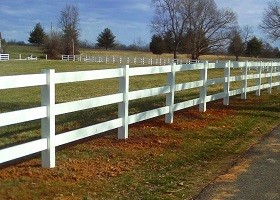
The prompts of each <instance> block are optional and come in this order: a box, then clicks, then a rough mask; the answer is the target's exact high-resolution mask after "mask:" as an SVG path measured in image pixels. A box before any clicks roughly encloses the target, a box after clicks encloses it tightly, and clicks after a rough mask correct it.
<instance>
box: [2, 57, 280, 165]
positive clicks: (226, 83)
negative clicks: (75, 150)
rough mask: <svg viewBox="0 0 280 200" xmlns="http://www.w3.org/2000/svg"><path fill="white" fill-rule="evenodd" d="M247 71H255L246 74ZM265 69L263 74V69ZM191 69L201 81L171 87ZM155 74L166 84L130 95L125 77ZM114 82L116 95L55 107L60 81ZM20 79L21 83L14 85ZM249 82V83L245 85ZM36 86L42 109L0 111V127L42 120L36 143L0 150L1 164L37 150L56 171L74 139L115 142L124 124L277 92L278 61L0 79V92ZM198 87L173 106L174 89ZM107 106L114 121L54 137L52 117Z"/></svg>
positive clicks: (45, 73) (125, 135) (45, 72)
mask: <svg viewBox="0 0 280 200" xmlns="http://www.w3.org/2000/svg"><path fill="white" fill-rule="evenodd" d="M232 68H237V69H240V71H241V72H242V75H238V76H232V75H231V69H232ZM249 68H251V70H256V71H255V73H253V74H250V73H249ZM264 68H265V69H268V70H264ZM210 69H219V70H223V71H224V76H222V77H220V78H215V79H209V78H208V76H207V73H208V70H210ZM190 70H199V71H200V79H199V80H197V81H192V82H185V83H180V84H176V81H175V79H176V73H177V72H183V71H184V72H185V73H187V72H188V71H190ZM154 74H167V80H166V83H167V84H166V85H164V86H161V87H156V88H149V89H144V90H137V91H130V90H129V87H130V84H129V82H130V81H129V80H130V77H134V76H142V75H154ZM109 78H118V79H119V93H117V94H110V95H106V96H100V97H95V98H90V99H83V100H79V101H72V102H65V103H59V104H56V103H55V86H56V85H57V84H62V83H70V82H78V81H91V80H100V79H109ZM18 80H20V81H18ZM249 80H255V81H254V82H255V83H256V84H255V85H254V86H249V85H248V81H249ZM236 81H240V82H241V87H240V88H238V89H232V88H231V87H230V83H231V82H236ZM250 82H251V81H250ZM215 84H222V85H223V91H222V92H220V93H216V94H211V95H207V87H208V86H211V85H215ZM31 86H41V106H39V107H35V108H30V109H24V110H17V111H12V112H5V113H0V127H3V126H8V125H13V124H18V123H23V122H28V121H31V120H36V119H41V139H37V140H34V141H31V142H26V143H24V144H20V145H15V146H12V147H7V148H4V149H1V150H0V163H4V162H7V161H12V160H14V159H17V158H21V157H24V156H27V155H30V154H33V153H38V152H41V160H42V167H45V168H52V167H55V154H56V152H55V148H56V147H57V146H60V145H64V144H67V143H70V142H74V141H77V140H79V139H83V138H86V137H89V136H93V135H96V134H99V133H102V132H106V131H109V130H112V129H116V128H118V138H119V139H126V138H128V126H129V124H133V123H136V122H140V121H143V120H147V119H150V118H154V117H157V116H161V115H165V121H166V123H172V122H173V113H174V112H175V111H178V110H181V109H185V108H188V107H192V106H195V105H199V110H200V111H202V112H204V111H206V103H207V102H210V101H214V100H217V99H223V102H224V105H228V104H229V97H230V96H234V95H238V94H241V96H242V98H243V99H246V94H247V93H248V92H252V91H256V93H257V95H260V92H261V90H262V89H268V90H269V91H270V92H271V89H272V87H278V89H280V63H276V62H220V63H208V62H204V63H195V64H182V65H176V64H171V65H166V66H149V67H133V68H130V67H129V66H128V65H124V66H122V67H120V68H116V69H104V70H92V71H77V72H60V73H56V72H55V70H52V69H51V70H43V71H42V73H40V74H28V75H16V76H2V77H1V76H0V90H3V89H6V90H8V89H12V88H21V87H31ZM191 88H199V89H200V94H199V96H198V98H195V99H191V100H188V101H184V102H179V103H174V95H175V92H177V91H183V90H188V89H191ZM161 94H165V95H166V105H165V106H163V107H160V108H157V109H153V110H148V111H145V112H141V113H137V114H133V115H129V113H128V110H129V106H128V105H129V101H131V100H135V99H140V98H145V97H150V96H156V95H161ZM109 104H118V117H117V118H116V119H113V120H110V121H106V122H103V123H99V124H94V125H91V126H89V127H85V128H81V129H78V130H72V131H68V132H64V133H61V134H56V133H55V127H56V124H55V118H56V116H57V115H63V114H67V113H71V112H75V111H81V110H85V109H89V108H96V107H100V106H104V105H109Z"/></svg>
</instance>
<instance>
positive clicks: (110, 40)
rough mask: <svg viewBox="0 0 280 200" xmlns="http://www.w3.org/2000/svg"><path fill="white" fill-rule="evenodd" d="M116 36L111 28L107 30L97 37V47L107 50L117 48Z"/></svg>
mask: <svg viewBox="0 0 280 200" xmlns="http://www.w3.org/2000/svg"><path fill="white" fill-rule="evenodd" d="M115 38H116V36H114V34H113V33H112V31H111V30H110V29H109V28H105V29H104V30H103V31H102V32H101V33H100V34H99V36H98V37H97V46H98V47H104V48H105V49H106V50H107V49H108V48H112V47H114V46H115Z"/></svg>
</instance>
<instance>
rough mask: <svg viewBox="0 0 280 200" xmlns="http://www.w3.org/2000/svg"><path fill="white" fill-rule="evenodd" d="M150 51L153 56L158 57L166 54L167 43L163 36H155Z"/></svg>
mask: <svg viewBox="0 0 280 200" xmlns="http://www.w3.org/2000/svg"><path fill="white" fill-rule="evenodd" d="M150 50H151V52H153V54H158V55H161V54H162V53H164V52H165V43H164V40H163V39H162V37H161V36H159V35H153V37H152V41H151V42H150Z"/></svg>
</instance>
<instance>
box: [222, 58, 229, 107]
mask: <svg viewBox="0 0 280 200" xmlns="http://www.w3.org/2000/svg"><path fill="white" fill-rule="evenodd" d="M230 65H231V64H230V61H228V62H226V63H225V72H224V75H225V83H224V93H225V97H224V99H223V104H224V105H227V106H228V105H229V90H230Z"/></svg>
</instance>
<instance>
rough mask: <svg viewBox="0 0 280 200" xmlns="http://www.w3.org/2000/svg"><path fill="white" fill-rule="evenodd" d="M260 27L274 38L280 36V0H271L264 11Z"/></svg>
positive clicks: (276, 38)
mask: <svg viewBox="0 0 280 200" xmlns="http://www.w3.org/2000/svg"><path fill="white" fill-rule="evenodd" d="M260 28H261V29H262V30H263V32H264V33H266V34H267V35H268V37H269V38H271V39H272V40H274V41H275V40H278V39H279V38H280V1H276V0H275V1H271V2H269V3H268V7H267V8H266V9H265V11H264V12H263V16H262V20H261V24H260Z"/></svg>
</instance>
